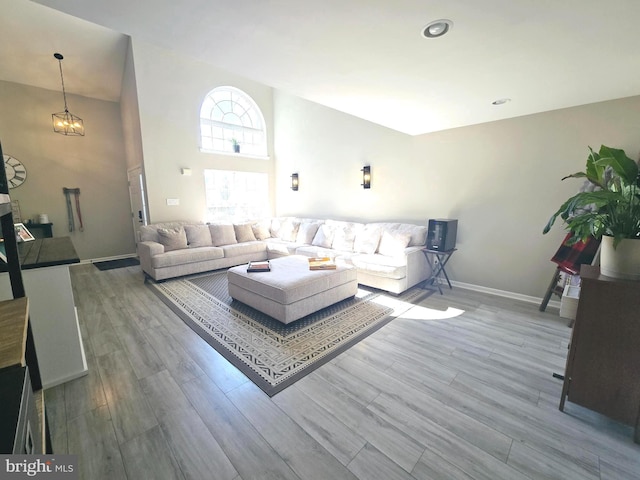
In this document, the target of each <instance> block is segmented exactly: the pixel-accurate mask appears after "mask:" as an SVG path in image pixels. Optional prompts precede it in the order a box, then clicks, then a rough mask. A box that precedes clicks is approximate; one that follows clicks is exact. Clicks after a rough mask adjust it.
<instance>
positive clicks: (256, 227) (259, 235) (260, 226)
mask: <svg viewBox="0 0 640 480" xmlns="http://www.w3.org/2000/svg"><path fill="white" fill-rule="evenodd" d="M269 225H270V224H268V223H267V224H265V223H263V222H258V223H254V224H253V225H252V226H251V230H253V235H254V236H255V237H256V240H266V239H267V238H271V231H270V230H269Z"/></svg>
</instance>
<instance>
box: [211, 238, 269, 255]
mask: <svg viewBox="0 0 640 480" xmlns="http://www.w3.org/2000/svg"><path fill="white" fill-rule="evenodd" d="M220 248H222V250H223V251H224V256H225V258H229V257H238V256H240V255H247V254H251V253H261V254H262V257H263V258H264V259H266V258H267V254H266V251H267V247H266V245H265V244H264V242H259V241H253V242H244V243H234V244H231V245H223V246H222V247H220Z"/></svg>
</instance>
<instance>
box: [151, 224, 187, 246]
mask: <svg viewBox="0 0 640 480" xmlns="http://www.w3.org/2000/svg"><path fill="white" fill-rule="evenodd" d="M158 238H159V240H160V243H161V244H162V245H163V246H164V251H165V252H170V251H171V250H180V249H182V248H187V234H186V233H185V231H184V228H182V227H177V228H159V229H158Z"/></svg>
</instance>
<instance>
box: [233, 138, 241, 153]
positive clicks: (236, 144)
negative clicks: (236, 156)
mask: <svg viewBox="0 0 640 480" xmlns="http://www.w3.org/2000/svg"><path fill="white" fill-rule="evenodd" d="M231 144H232V145H233V151H234V152H235V153H240V143H239V142H238V140H236V139H235V138H232V139H231Z"/></svg>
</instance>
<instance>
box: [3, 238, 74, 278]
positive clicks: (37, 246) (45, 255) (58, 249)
mask: <svg viewBox="0 0 640 480" xmlns="http://www.w3.org/2000/svg"><path fill="white" fill-rule="evenodd" d="M18 254H19V255H20V265H21V267H22V270H28V269H31V268H42V267H53V266H57V265H69V264H72V263H80V258H79V257H78V254H77V253H76V249H75V248H74V247H73V243H72V242H71V238H70V237H54V238H36V239H35V240H33V241H30V242H21V243H19V244H18ZM6 271H7V264H6V263H2V262H0V272H6Z"/></svg>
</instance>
